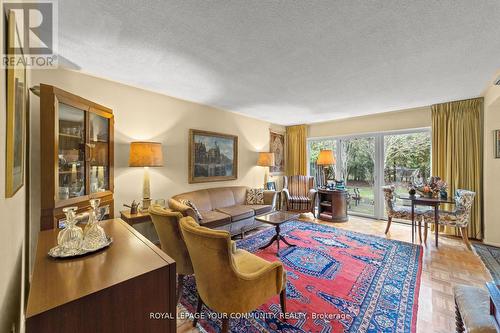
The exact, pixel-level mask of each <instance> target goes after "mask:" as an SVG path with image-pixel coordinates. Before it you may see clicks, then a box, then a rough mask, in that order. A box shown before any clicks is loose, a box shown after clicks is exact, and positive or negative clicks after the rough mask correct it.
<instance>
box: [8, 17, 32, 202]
mask: <svg viewBox="0 0 500 333" xmlns="http://www.w3.org/2000/svg"><path fill="white" fill-rule="evenodd" d="M8 18H9V20H8V28H7V46H8V54H9V56H15V57H16V59H19V58H20V57H22V56H23V55H22V54H17V55H16V54H14V53H13V49H14V45H16V44H17V45H21V44H20V38H19V33H18V31H17V29H16V17H15V13H14V12H13V11H10V12H9V17H8ZM14 63H15V64H14V66H12V67H11V66H9V67H8V68H7V117H6V127H7V131H6V132H7V133H6V157H5V163H6V165H5V173H6V175H5V197H7V198H10V197H12V196H14V194H16V192H17V191H19V189H20V188H22V187H23V184H24V153H25V150H26V149H25V144H26V143H25V131H26V118H25V117H26V104H27V103H26V98H27V87H26V67H25V65H24V63H23V62H22V61H15V62H14Z"/></svg>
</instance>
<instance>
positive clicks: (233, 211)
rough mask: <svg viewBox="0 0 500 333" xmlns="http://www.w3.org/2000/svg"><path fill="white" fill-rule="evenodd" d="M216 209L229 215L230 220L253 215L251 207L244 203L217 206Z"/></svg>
mask: <svg viewBox="0 0 500 333" xmlns="http://www.w3.org/2000/svg"><path fill="white" fill-rule="evenodd" d="M216 211H218V212H221V213H224V214H227V215H229V216H231V221H233V222H235V221H240V220H244V219H247V218H249V217H252V216H254V215H255V212H254V210H253V209H251V208H248V207H247V206H244V205H235V206H229V207H223V208H217V209H216Z"/></svg>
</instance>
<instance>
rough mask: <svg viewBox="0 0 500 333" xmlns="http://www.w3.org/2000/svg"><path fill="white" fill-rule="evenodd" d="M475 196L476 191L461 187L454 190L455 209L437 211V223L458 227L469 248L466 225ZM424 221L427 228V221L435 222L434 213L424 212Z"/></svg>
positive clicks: (467, 224)
mask: <svg viewBox="0 0 500 333" xmlns="http://www.w3.org/2000/svg"><path fill="white" fill-rule="evenodd" d="M475 196H476V192H472V191H468V190H461V189H459V190H456V192H455V209H454V210H452V211H446V210H440V211H439V224H440V225H445V226H450V227H456V228H459V230H460V233H461V234H462V239H463V241H464V244H465V246H467V248H468V249H469V250H471V249H472V248H471V245H470V242H469V235H468V231H467V230H468V229H467V227H468V226H469V222H470V214H471V210H472V204H473V203H474V197H475ZM424 222H425V227H426V230H427V224H428V223H435V219H434V214H433V213H432V212H429V213H427V214H425V215H424ZM426 238H427V234H426V235H425V239H426Z"/></svg>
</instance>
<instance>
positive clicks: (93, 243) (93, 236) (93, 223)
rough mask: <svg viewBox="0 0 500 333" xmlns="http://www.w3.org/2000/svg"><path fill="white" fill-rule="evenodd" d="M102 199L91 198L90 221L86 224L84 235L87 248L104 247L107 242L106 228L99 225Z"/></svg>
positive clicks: (84, 243) (84, 245) (84, 244)
mask: <svg viewBox="0 0 500 333" xmlns="http://www.w3.org/2000/svg"><path fill="white" fill-rule="evenodd" d="M100 203H101V199H91V200H90V206H91V207H92V210H91V211H90V214H89V221H88V222H87V225H86V226H85V231H84V236H83V247H84V248H85V249H87V250H94V249H98V248H100V247H102V246H103V245H104V244H106V243H107V237H106V233H105V232H104V229H103V228H102V227H101V226H100V225H99V223H98V222H99V219H100V217H101V216H100V214H99V204H100Z"/></svg>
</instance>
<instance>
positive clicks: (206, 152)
mask: <svg viewBox="0 0 500 333" xmlns="http://www.w3.org/2000/svg"><path fill="white" fill-rule="evenodd" d="M235 179H238V137H237V136H236V135H230V134H223V133H216V132H208V131H202V130H195V129H190V130H189V176H188V182H189V183H190V184H193V183H205V182H218V181H227V180H235Z"/></svg>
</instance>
